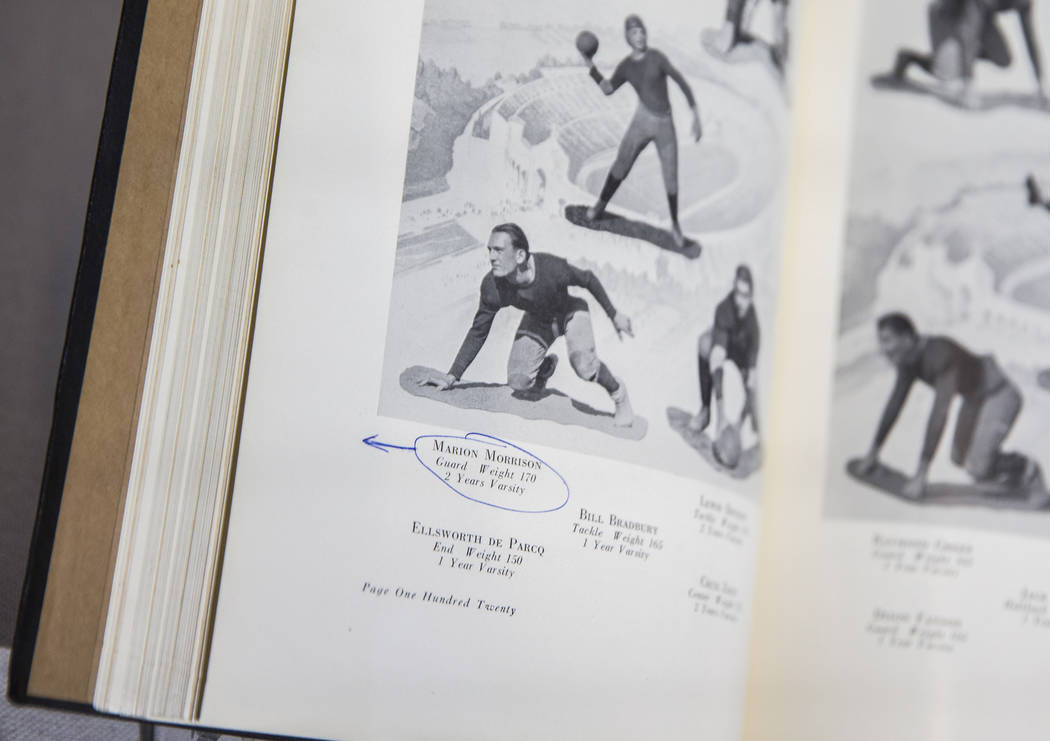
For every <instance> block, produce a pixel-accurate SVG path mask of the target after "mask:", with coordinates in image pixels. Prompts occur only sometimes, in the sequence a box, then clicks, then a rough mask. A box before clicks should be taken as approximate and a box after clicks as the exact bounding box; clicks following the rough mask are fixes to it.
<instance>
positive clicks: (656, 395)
mask: <svg viewBox="0 0 1050 741" xmlns="http://www.w3.org/2000/svg"><path fill="white" fill-rule="evenodd" d="M787 28H788V6H787V3H785V2H746V3H741V2H736V1H735V0H731V1H730V2H728V3H727V2H722V1H721V0H718V1H714V0H712V1H711V2H705V3H690V4H686V3H680V2H668V1H665V2H659V3H647V4H645V5H644V7H640V8H639V7H636V6H633V5H630V4H628V3H625V2H614V3H602V4H599V3H593V4H590V3H574V4H572V5H571V6H568V5H566V4H564V3H561V4H559V3H554V2H540V3H530V4H520V3H510V2H494V3H488V4H486V5H485V6H484V7H480V6H477V5H476V4H470V3H466V2H461V1H458V0H430V1H429V2H427V4H426V6H425V10H424V22H423V28H422V33H421V41H420V51H419V60H418V73H417V78H416V88H415V99H414V102H413V111H412V126H411V132H406V134H407V135H408V136H409V147H408V161H407V165H406V170H405V184H404V197H403V204H402V211H401V222H400V228H399V235H398V242H397V245H396V263H395V269H394V275H393V291H392V300H391V308H390V319H389V327H388V336H387V346H386V356H385V366H384V373H383V383H382V390H381V398H380V403H379V412H380V413H381V414H384V415H388V416H392V417H397V418H401V419H410V420H417V421H420V422H427V423H432V424H442V425H447V426H452V427H456V428H462V429H472V430H477V431H483V432H486V433H489V434H497V435H507V436H512V437H513V438H514V439H516V440H521V441H531V442H538V443H542V444H550V445H554V446H557V447H561V448H566V449H572V450H578V451H583V452H590V453H596V454H600V455H605V456H609V457H616V458H620V459H623V460H629V461H636V462H638V463H642V464H645V465H651V466H654V467H657V468H662V469H665V470H669V471H673V472H676V473H681V474H686V475H690V476H700V477H705V478H708V479H710V480H712V481H718V482H733V483H731V484H730V485H731V486H734V487H745V488H748V489H749V490H751V491H754V492H757V490H758V483H759V482H758V479H759V477H758V476H755V475H753V474H755V473H756V472H757V471H758V470H759V468H760V463H761V439H762V438H761V428H760V426H759V420H760V419H761V418H762V414H761V408H762V407H761V404H762V403H763V402H764V395H763V394H762V393H761V391H760V390H761V389H762V388H764V387H765V381H764V379H765V377H766V376H767V375H768V372H769V368H770V364H771V359H772V352H771V344H772V334H771V331H770V330H771V327H772V317H773V314H774V310H775V304H776V299H777V291H776V288H777V281H778V279H779V259H780V244H781V231H780V226H781V222H782V217H783V214H782V208H783V201H784V191H785V177H786V154H787V146H788V138H787V136H788V119H789V116H788V114H789V103H788V96H787V86H786V83H785V67H786V64H787V59H788V49H789V46H788V32H787ZM760 327H761V328H762V329H763V330H765V332H764V333H763V334H761V338H762V339H761V342H760V332H759V328H760Z"/></svg>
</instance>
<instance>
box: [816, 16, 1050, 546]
mask: <svg viewBox="0 0 1050 741" xmlns="http://www.w3.org/2000/svg"><path fill="white" fill-rule="evenodd" d="M921 6H922V4H916V3H911V2H908V1H907V0H892V2H889V1H887V2H884V1H882V0H880V2H869V3H867V7H866V11H865V18H864V29H865V31H864V35H865V44H864V48H863V49H862V51H861V56H860V65H859V69H858V80H859V81H858V98H857V106H856V112H855V113H856V115H855V119H854V120H855V126H856V129H855V139H854V143H853V158H852V168H853V169H852V179H851V183H850V194H849V204H848V214H847V222H846V225H845V246H844V250H843V265H842V285H841V296H842V299H841V306H840V317H839V334H838V340H837V364H836V372H835V384H834V390H833V401H832V418H831V422H830V424H831V435H830V437H831V440H832V445H831V450H830V454H829V475H828V490H827V494H826V497H827V498H826V508H825V511H826V513H827V514H828V515H829V516H833V517H850V518H865V519H886V520H899V521H915V522H927V523H940V524H948V525H956V526H963V527H971V528H980V529H989V530H998V531H1003V532H1014V533H1024V534H1031V535H1041V536H1045V535H1050V491H1048V489H1047V483H1046V480H1045V477H1044V471H1045V469H1046V467H1047V466H1048V465H1050V455H1048V454H1047V447H1046V441H1047V439H1050V383H1048V381H1050V375H1048V374H1047V372H1046V369H1047V367H1048V366H1050V210H1048V206H1047V197H1046V195H1044V193H1045V191H1047V190H1048V189H1050V137H1048V136H1047V132H1048V131H1050V128H1048V127H1050V106H1048V105H1047V100H1046V96H1045V85H1044V82H1043V79H1044V78H1043V70H1042V62H1041V59H1042V52H1041V49H1042V48H1043V47H1045V45H1046V43H1047V42H1048V41H1050V16H1047V15H1046V14H1045V9H1043V8H1041V7H1038V6H1039V4H1038V3H1037V2H1028V1H1027V0H1026V1H1024V2H1013V1H1012V0H1011V1H1009V2H1007V1H1003V2H988V1H986V0H964V1H962V2H935V3H931V4H930V5H929V6H928V7H926V8H924V7H921ZM1037 11H1044V12H1043V13H1042V14H1039V13H1038V12H1037Z"/></svg>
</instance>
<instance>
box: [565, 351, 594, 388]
mask: <svg viewBox="0 0 1050 741" xmlns="http://www.w3.org/2000/svg"><path fill="white" fill-rule="evenodd" d="M569 364H570V365H572V369H573V370H574V371H576V375H577V376H579V377H580V378H582V379H583V380H585V381H593V380H594V379H595V378H597V377H598V370H599V368H600V367H601V362H600V361H599V360H598V356H597V355H595V354H594V353H593V352H590V351H586V350H582V351H577V352H572V353H569Z"/></svg>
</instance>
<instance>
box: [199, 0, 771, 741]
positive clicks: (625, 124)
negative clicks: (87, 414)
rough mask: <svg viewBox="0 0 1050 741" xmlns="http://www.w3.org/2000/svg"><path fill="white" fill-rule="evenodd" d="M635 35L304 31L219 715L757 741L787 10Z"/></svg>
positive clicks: (484, 15) (435, 1) (234, 553)
mask: <svg viewBox="0 0 1050 741" xmlns="http://www.w3.org/2000/svg"><path fill="white" fill-rule="evenodd" d="M745 9H746V10H748V14H747V17H746V18H745V17H743V16H742V15H740V14H738V11H740V12H741V13H742V11H743V10H745ZM633 10H634V9H633V8H632V7H630V6H629V5H628V4H627V3H624V2H618V1H617V2H612V3H608V2H607V3H601V4H598V3H584V2H578V3H559V2H551V1H544V2H534V3H528V4H522V3H510V2H493V3H487V4H485V5H484V6H481V5H479V4H477V3H467V2H456V1H454V0H431V1H428V2H427V3H425V4H424V3H411V4H398V5H397V6H396V9H391V8H383V9H382V12H380V11H379V10H372V9H371V6H368V5H366V4H364V3H335V2H332V3H311V2H300V3H298V5H297V9H296V15H295V19H294V26H293V37H292V46H291V53H290V63H289V68H288V79H287V86H286V92H285V100H284V113H283V118H282V121H281V129H280V139H279V146H278V155H277V162H276V167H275V176H274V185H273V196H272V201H271V210H270V219H269V225H268V232H267V239H266V245H265V252H264V260H263V271H262V277H261V283H260V296H259V303H258V313H257V322H256V331H255V336H254V342H253V349H252V359H251V368H250V373H249V380H248V389H247V396H246V403H245V410H244V417H243V425H242V433H241V442H240V449H239V458H238V469H237V474H236V482H235V488H234V493H233V503H232V510H231V515H230V524H229V535H228V539H227V544H226V553H225V562H224V570H223V576H222V580H221V586H220V595H219V605H218V610H217V617H216V624H215V630H214V635H213V641H212V646H211V654H210V665H209V670H208V675H207V682H206V686H205V691H204V700H203V709H202V714H201V719H200V720H201V722H202V723H204V724H207V725H212V726H217V727H233V728H245V729H249V730H257V731H267V732H272V733H287V734H299V735H306V736H313V737H325V738H328V737H335V738H351V737H353V738H360V737H382V738H420V737H441V738H452V737H454V738H536V737H540V736H550V737H559V738H564V737H579V736H585V737H593V736H601V737H603V738H608V739H616V738H624V739H626V738H637V737H638V736H640V735H643V736H645V737H649V738H663V739H678V738H683V739H684V738H698V737H699V738H705V739H725V740H726V741H729V740H730V739H736V738H739V735H740V729H741V723H742V720H743V702H744V688H745V671H746V659H747V639H748V632H749V627H750V621H751V594H752V585H753V573H754V559H755V551H756V544H757V536H758V531H759V503H760V498H761V492H762V488H763V472H762V458H763V451H764V448H763V445H762V441H763V439H764V431H765V423H766V419H767V416H768V415H769V413H770V411H771V410H770V406H769V404H768V403H767V400H768V396H769V394H768V393H767V392H768V389H769V383H770V380H771V374H772V359H773V354H774V350H775V347H776V345H777V343H776V341H775V332H774V331H773V327H774V321H773V319H774V316H775V314H776V307H777V300H778V291H777V287H778V284H779V271H780V257H779V255H780V243H781V238H780V233H781V220H782V212H783V203H784V198H785V185H786V174H787V155H788V133H789V131H788V123H789V111H790V104H789V94H788V88H789V85H788V80H787V79H786V77H789V75H786V74H785V67H787V64H786V63H787V56H786V54H787V50H788V49H789V48H790V46H788V44H787V25H786V24H787V22H788V19H787V16H786V7H785V4H780V3H774V4H760V5H759V6H758V7H756V8H744V7H743V6H739V7H738V6H736V5H731V7H730V11H731V15H733V17H732V19H731V21H730V23H729V24H728V25H726V24H725V20H726V13H727V8H726V4H725V3H722V2H706V3H701V4H699V5H698V4H696V3H682V2H671V1H670V0H667V1H665V2H655V3H648V4H647V5H646V8H645V11H644V13H643V14H642V17H641V18H638V17H637V16H632V15H631V13H632V11H633ZM583 30H587V31H588V32H589V33H590V35H589V36H588V35H586V34H584V35H582V36H581V35H580V32H581V31H583ZM584 52H585V53H587V54H588V55H590V56H591V58H592V59H593V65H594V68H593V70H592V69H591V65H589V64H588V63H587V62H586V61H585V59H584V57H583V56H582V54H583V53H584Z"/></svg>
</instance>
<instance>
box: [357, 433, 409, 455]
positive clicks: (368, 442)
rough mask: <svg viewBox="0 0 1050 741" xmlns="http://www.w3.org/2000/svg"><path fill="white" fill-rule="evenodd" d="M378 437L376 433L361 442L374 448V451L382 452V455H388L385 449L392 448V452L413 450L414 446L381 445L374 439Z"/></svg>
mask: <svg viewBox="0 0 1050 741" xmlns="http://www.w3.org/2000/svg"><path fill="white" fill-rule="evenodd" d="M377 437H379V435H378V433H377V434H375V435H369V436H368V437H366V438H364V439H362V440H361V442H363V443H364V444H365V445H368V446H369V447H372V448H375V449H376V450H382V451H383V452H384V453H389V452H390V451H389V450H387V448H393V449H394V450H415V449H416V446H415V445H393V444H391V443H381V442H379V441H378V440H376V438H377Z"/></svg>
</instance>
